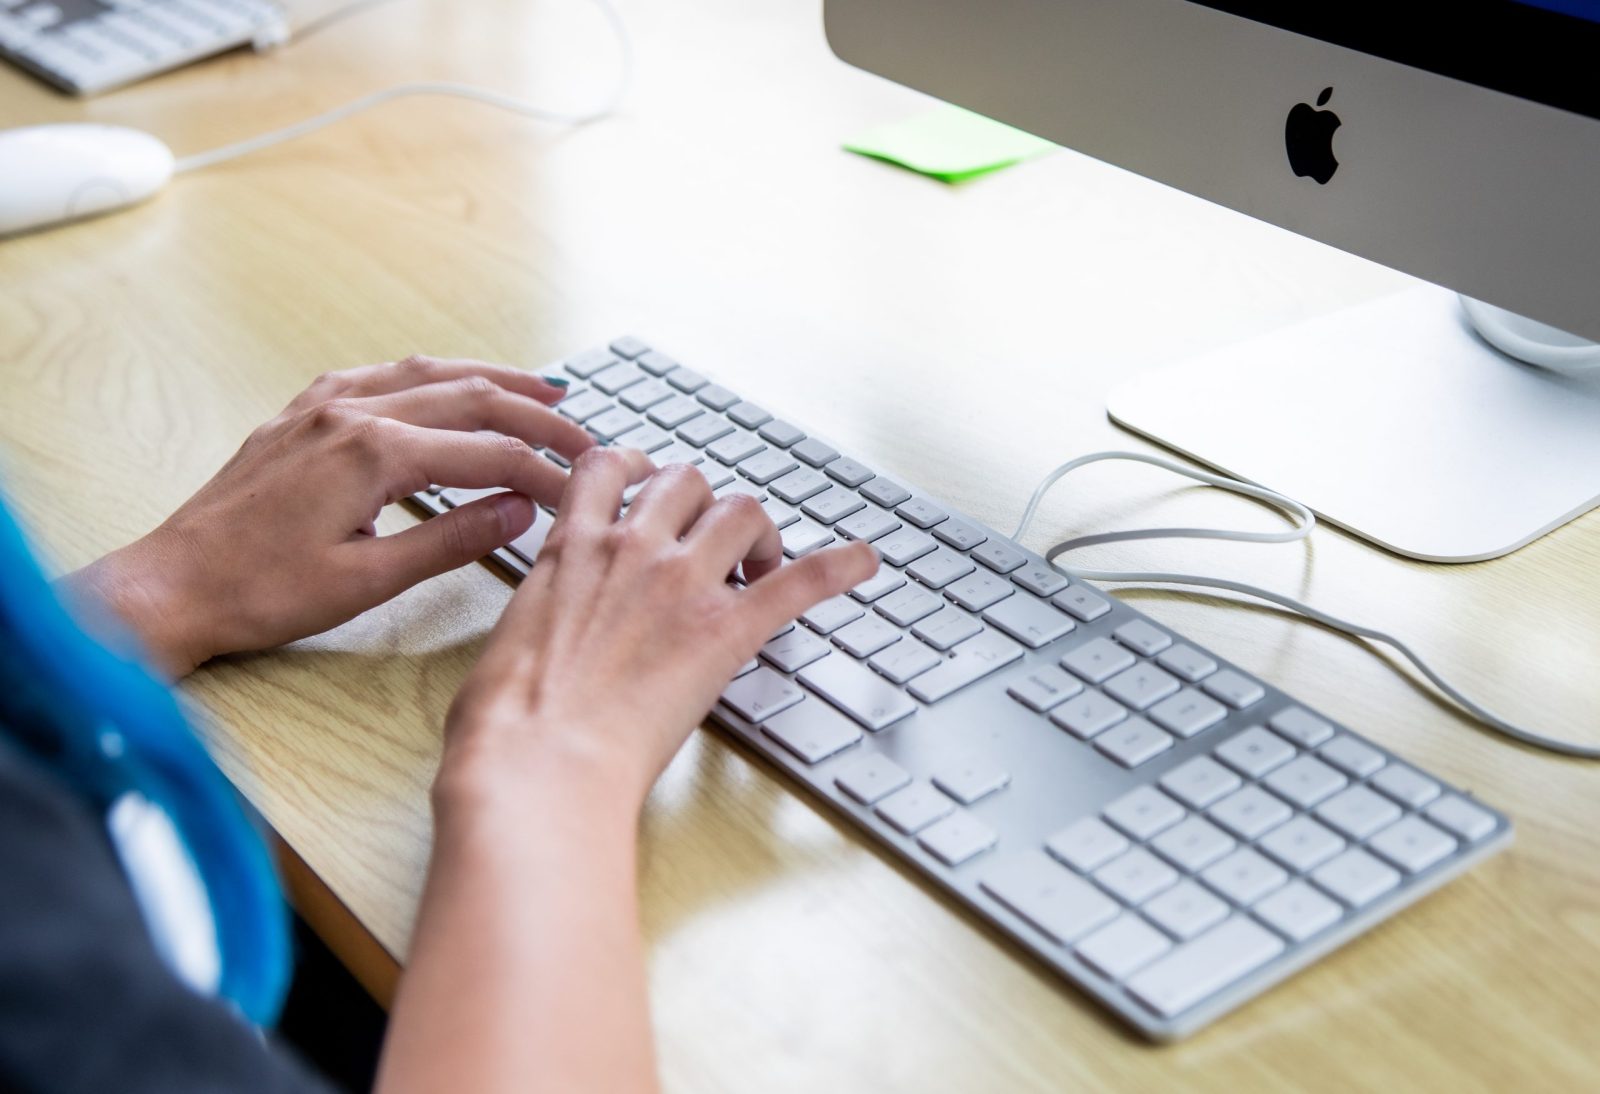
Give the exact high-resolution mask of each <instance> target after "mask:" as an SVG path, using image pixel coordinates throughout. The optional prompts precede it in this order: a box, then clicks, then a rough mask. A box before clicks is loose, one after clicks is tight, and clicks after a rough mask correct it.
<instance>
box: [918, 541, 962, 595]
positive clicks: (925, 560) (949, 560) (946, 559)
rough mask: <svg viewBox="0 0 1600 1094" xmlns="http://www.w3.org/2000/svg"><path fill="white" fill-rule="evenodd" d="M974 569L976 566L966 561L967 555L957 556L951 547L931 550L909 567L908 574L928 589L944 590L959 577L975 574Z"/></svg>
mask: <svg viewBox="0 0 1600 1094" xmlns="http://www.w3.org/2000/svg"><path fill="white" fill-rule="evenodd" d="M973 569H976V566H973V563H970V561H968V560H966V555H957V553H955V552H954V550H950V549H949V547H939V549H938V550H931V552H928V553H926V555H923V557H922V558H918V560H917V561H914V563H912V565H909V566H907V568H906V573H907V574H910V576H912V577H915V579H917V581H920V582H922V584H925V585H926V587H928V589H944V587H946V585H949V584H950V582H952V581H955V579H957V577H963V576H966V574H970V573H973Z"/></svg>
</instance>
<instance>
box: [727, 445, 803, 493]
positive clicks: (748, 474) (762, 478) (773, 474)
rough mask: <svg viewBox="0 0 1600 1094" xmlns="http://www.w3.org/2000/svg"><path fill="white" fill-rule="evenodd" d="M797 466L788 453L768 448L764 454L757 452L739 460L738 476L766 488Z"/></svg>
mask: <svg viewBox="0 0 1600 1094" xmlns="http://www.w3.org/2000/svg"><path fill="white" fill-rule="evenodd" d="M799 466H800V465H799V464H797V463H795V462H794V460H793V459H792V458H791V457H790V456H789V453H787V452H779V451H778V450H777V449H775V448H769V449H767V450H766V451H765V452H758V453H756V454H755V455H754V456H751V457H749V458H748V459H743V460H740V461H739V474H741V475H743V476H744V477H745V478H747V479H749V480H750V481H751V482H753V483H755V484H756V485H758V486H766V485H767V484H768V483H770V482H771V481H772V480H773V479H776V478H781V477H782V476H784V475H787V474H789V472H791V471H793V470H794V469H795V468H797V467H799Z"/></svg>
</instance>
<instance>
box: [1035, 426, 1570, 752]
mask: <svg viewBox="0 0 1600 1094" xmlns="http://www.w3.org/2000/svg"><path fill="white" fill-rule="evenodd" d="M1112 460H1120V461H1129V462H1134V463H1143V464H1148V465H1150V466H1151V467H1158V468H1161V469H1162V470H1164V471H1170V472H1172V473H1173V474H1176V475H1182V476H1183V477H1184V478H1188V479H1193V480H1195V481H1196V482H1201V483H1204V484H1206V485H1207V486H1215V487H1217V488H1219V489H1222V490H1228V491H1231V492H1233V493H1235V494H1242V495H1244V496H1246V497H1250V498H1254V499H1256V500H1257V501H1261V502H1265V503H1266V504H1268V505H1270V506H1273V507H1274V508H1277V509H1279V510H1281V511H1282V512H1283V513H1284V514H1285V515H1286V516H1288V517H1289V518H1290V519H1291V520H1292V521H1293V522H1294V525H1295V526H1294V527H1293V528H1288V529H1285V530H1283V531H1281V532H1245V531H1234V530H1228V529H1219V528H1143V529H1132V530H1129V531H1124V532H1102V533H1098V534H1095V535H1088V536H1079V537H1077V538H1075V539H1069V540H1063V541H1062V542H1060V543H1057V544H1056V545H1055V546H1053V547H1051V548H1050V549H1049V550H1048V551H1046V552H1045V558H1046V559H1047V560H1048V561H1049V562H1050V564H1051V565H1052V566H1054V567H1055V568H1056V569H1058V570H1060V571H1061V572H1062V573H1064V574H1066V575H1067V576H1069V577H1074V578H1083V579H1085V580H1088V581H1108V582H1130V583H1133V584H1139V585H1190V586H1195V587H1199V588H1209V589H1222V590H1225V591H1227V592H1232V593H1239V594H1241V595H1244V596H1250V597H1255V598H1256V599H1259V600H1265V601H1267V602H1268V603H1271V604H1275V605H1277V606H1278V607H1281V608H1284V609H1287V610H1288V611H1290V612H1293V613H1295V614H1296V615H1299V616H1302V617H1304V618H1306V619H1310V620H1312V621H1314V622H1317V623H1321V624H1322V625H1323V626H1325V627H1329V628H1331V629H1333V630H1336V631H1339V632H1340V633H1342V634H1344V635H1347V636H1349V637H1351V638H1355V639H1358V640H1361V641H1364V642H1381V643H1383V644H1385V645H1387V646H1389V647H1390V648H1392V649H1394V650H1395V651H1396V652H1398V653H1399V654H1400V655H1401V656H1402V657H1404V658H1405V659H1406V660H1407V661H1409V662H1410V663H1411V664H1412V665H1413V666H1415V667H1416V669H1417V671H1418V672H1420V673H1421V674H1422V675H1423V676H1424V677H1425V678H1426V679H1427V680H1428V681H1429V682H1430V683H1432V684H1433V685H1434V687H1436V688H1438V689H1439V691H1440V692H1442V693H1443V694H1444V695H1445V696H1446V697H1448V698H1449V699H1450V700H1451V701H1452V702H1453V703H1455V704H1456V706H1457V707H1459V708H1460V709H1461V710H1463V711H1465V712H1466V713H1467V714H1468V715H1469V716H1470V717H1471V718H1473V719H1474V720H1475V721H1477V722H1479V723H1481V724H1482V725H1484V726H1486V727H1488V728H1489V729H1491V730H1493V731H1495V732H1496V733H1500V734H1503V735H1504V736H1507V737H1510V738H1512V739H1513V740H1517V741H1520V742H1522V743H1523V744H1526V745H1530V746H1532V747H1534V748H1539V749H1544V750H1546V751H1549V752H1556V753H1560V754H1562V755H1566V756H1574V757H1577V758H1579V759H1585V760H1596V759H1600V746H1597V745H1587V744H1581V743H1578V742H1574V741H1566V740H1561V739H1560V738H1556V737H1549V736H1546V735H1545V734H1543V733H1538V732H1535V731H1534V730H1531V729H1527V728H1525V727H1523V726H1519V725H1517V724H1516V723H1514V722H1511V721H1508V720H1507V719H1505V718H1502V717H1501V716H1500V715H1498V714H1496V713H1494V712H1493V711H1491V710H1489V709H1488V708H1486V707H1484V706H1483V705H1482V704H1481V703H1478V702H1477V701H1476V700H1474V699H1472V698H1471V697H1469V696H1468V695H1467V694H1466V693H1464V692H1463V691H1462V690H1461V689H1460V688H1458V687H1456V686H1455V685H1454V684H1452V683H1450V681H1449V680H1447V679H1446V678H1445V677H1444V676H1443V675H1442V674H1440V673H1439V672H1438V671H1436V670H1435V669H1434V668H1433V667H1432V666H1431V665H1429V664H1428V663H1427V661H1425V660H1423V658H1422V657H1421V656H1420V655H1418V654H1417V653H1416V651H1414V650H1413V649H1412V648H1411V647H1410V646H1408V645H1407V644H1406V643H1405V642H1404V641H1403V640H1402V639H1400V638H1397V637H1396V636H1394V635H1392V634H1389V633H1387V632H1385V631H1380V630H1378V629H1376V628H1374V627H1367V626H1364V625H1362V624H1360V623H1354V622H1351V621H1350V620H1347V619H1340V618H1339V617H1337V616H1334V615H1330V614H1328V613H1327V612H1325V611H1322V610H1321V609H1319V608H1315V607H1312V606H1311V605H1310V604H1306V603H1304V602H1303V601H1300V600H1296V599H1294V598H1293V597H1291V596H1286V595H1284V594H1282V593H1277V592H1273V591H1272V590H1271V589H1263V588H1261V587H1260V586H1258V585H1250V584H1247V583H1245V582H1242V581H1233V580H1231V579H1228V578H1220V577H1206V576H1203V575H1199V574H1184V573H1175V572H1171V571H1165V570H1150V571H1146V570H1094V569H1080V568H1078V567H1069V566H1066V565H1064V564H1062V563H1060V562H1057V561H1056V560H1057V559H1058V558H1059V557H1060V556H1062V555H1064V554H1066V553H1067V552H1069V551H1074V550H1077V549H1079V548H1081V547H1090V546H1094V545H1096V544H1102V543H1125V542H1129V541H1132V540H1141V539H1220V540H1231V541H1233V542H1238V543H1294V542H1297V541H1299V540H1302V539H1305V538H1306V537H1307V536H1309V535H1310V534H1311V530H1312V529H1313V528H1314V527H1315V526H1316V517H1315V516H1314V515H1313V514H1312V512H1311V510H1310V509H1309V508H1307V507H1306V506H1304V505H1302V504H1301V503H1299V502H1297V501H1295V500H1293V499H1292V498H1288V497H1285V496H1284V495H1282V494H1279V493H1276V492H1274V491H1272V490H1267V489H1265V488H1264V487H1260V486H1255V485H1253V484H1250V483H1246V482H1241V481H1239V480H1238V479H1232V478H1228V477H1226V476H1222V475H1214V474H1212V473H1210V472H1208V471H1201V470H1199V469H1197V468H1192V467H1187V466H1184V465H1183V464H1180V463H1176V462H1174V461H1172V460H1167V459H1163V458H1161V457H1159V456H1150V455H1146V454H1144V453H1140V452H1094V453H1091V454H1089V455H1086V456H1079V457H1078V458H1077V459H1074V460H1069V461H1068V462H1066V463H1064V464H1062V465H1061V466H1060V467H1058V468H1056V469H1055V470H1054V471H1052V472H1050V474H1048V475H1046V476H1045V478H1044V480H1043V481H1042V482H1040V483H1039V485H1038V487H1037V488H1036V489H1035V490H1034V492H1033V496H1032V497H1031V498H1029V499H1028V504H1027V506H1026V508H1024V509H1023V512H1022V519H1021V520H1020V521H1018V522H1017V530H1016V531H1015V532H1014V533H1013V534H1012V537H1011V538H1012V539H1014V540H1018V541H1020V540H1021V539H1022V536H1023V533H1025V532H1026V531H1027V530H1028V527H1029V526H1030V525H1031V524H1032V523H1033V519H1034V516H1035V514H1036V513H1037V511H1038V508H1039V503H1040V502H1041V501H1043V499H1044V496H1045V494H1047V493H1048V492H1049V491H1050V488H1051V487H1053V486H1054V485H1055V484H1056V483H1057V482H1059V481H1060V480H1061V479H1062V478H1064V477H1066V476H1067V475H1069V474H1071V473H1072V472H1073V471H1076V470H1077V469H1079V468H1080V467H1085V466H1087V465H1089V464H1092V463H1101V462H1105V461H1112Z"/></svg>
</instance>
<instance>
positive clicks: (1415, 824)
mask: <svg viewBox="0 0 1600 1094" xmlns="http://www.w3.org/2000/svg"><path fill="white" fill-rule="evenodd" d="M1367 847H1368V848H1369V849H1371V850H1373V851H1376V852H1377V853H1378V854H1379V855H1381V856H1383V857H1384V858H1386V859H1388V860H1389V861H1390V862H1392V863H1393V864H1394V865H1396V866H1398V867H1400V869H1402V870H1404V871H1405V872H1406V873H1408V874H1415V873H1418V872H1420V871H1422V870H1426V869H1427V868H1428V867H1430V866H1432V865H1433V864H1434V863H1436V862H1438V861H1439V860H1440V859H1442V858H1445V857H1447V856H1449V855H1450V854H1451V853H1452V852H1453V851H1454V850H1455V849H1456V841H1455V840H1454V839H1452V838H1450V837H1449V836H1447V835H1445V834H1444V833H1443V832H1442V831H1440V830H1439V829H1437V828H1435V827H1434V826H1433V825H1431V824H1429V823H1428V822H1427V821H1425V820H1423V819H1422V818H1421V817H1406V818H1405V819H1404V820H1402V821H1400V822H1399V823H1397V824H1392V825H1390V826H1389V827H1388V828H1385V829H1384V830H1383V831H1382V832H1379V833H1378V834H1377V835H1376V836H1373V837H1372V840H1371V841H1370V842H1369V843H1368V844H1367Z"/></svg>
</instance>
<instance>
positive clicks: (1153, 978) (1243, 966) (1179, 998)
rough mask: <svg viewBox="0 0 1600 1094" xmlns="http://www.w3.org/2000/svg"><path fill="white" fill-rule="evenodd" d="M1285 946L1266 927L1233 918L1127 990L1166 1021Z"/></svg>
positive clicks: (1153, 967)
mask: <svg viewBox="0 0 1600 1094" xmlns="http://www.w3.org/2000/svg"><path fill="white" fill-rule="evenodd" d="M1283 946H1284V944H1283V940H1282V939H1280V938H1279V937H1278V936H1277V935H1275V934H1273V933H1272V932H1271V931H1269V930H1267V929H1266V928H1265V927H1262V926H1260V925H1258V924H1256V923H1253V922H1251V921H1250V920H1249V919H1246V918H1245V917H1243V916H1234V917H1233V918H1232V919H1229V920H1227V921H1226V922H1224V923H1222V924H1221V925H1220V926H1217V927H1213V928H1212V929H1211V930H1209V931H1207V932H1206V933H1205V934H1203V935H1201V936H1200V937H1199V938H1196V939H1193V940H1192V941H1189V942H1186V943H1184V944H1183V945H1182V946H1180V947H1178V948H1177V949H1176V950H1174V951H1172V952H1171V953H1169V954H1167V955H1166V956H1165V957H1162V958H1159V959H1157V961H1156V962H1155V964H1153V965H1150V966H1149V967H1147V968H1146V969H1145V970H1144V971H1143V972H1140V973H1136V974H1135V975H1134V976H1133V978H1132V979H1130V980H1129V981H1128V991H1129V992H1131V993H1132V994H1133V996H1134V998H1136V999H1138V1000H1139V1001H1140V1002H1141V1003H1143V1004H1144V1005H1145V1006H1147V1007H1149V1008H1150V1009H1151V1010H1152V1011H1154V1012H1155V1013H1156V1014H1158V1015H1161V1016H1162V1017H1164V1018H1170V1017H1172V1016H1173V1015H1176V1014H1179V1013H1181V1012H1182V1011H1185V1010H1187V1009H1189V1008H1190V1007H1192V1006H1193V1005H1194V1004H1196V1003H1198V1002H1200V1000H1202V999H1204V998H1206V997H1207V996H1209V995H1215V994H1216V993H1217V992H1219V991H1221V990H1222V989H1223V988H1225V987H1227V986H1228V985H1229V984H1232V983H1234V982H1235V981H1236V980H1239V979H1241V978H1243V977H1244V976H1246V975H1247V974H1249V973H1251V972H1254V971H1255V970H1256V969H1258V968H1260V967H1261V966H1262V965H1265V964H1266V963H1267V962H1268V961H1270V960H1272V959H1273V958H1274V957H1276V956H1277V955H1278V954H1280V953H1282V952H1283Z"/></svg>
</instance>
